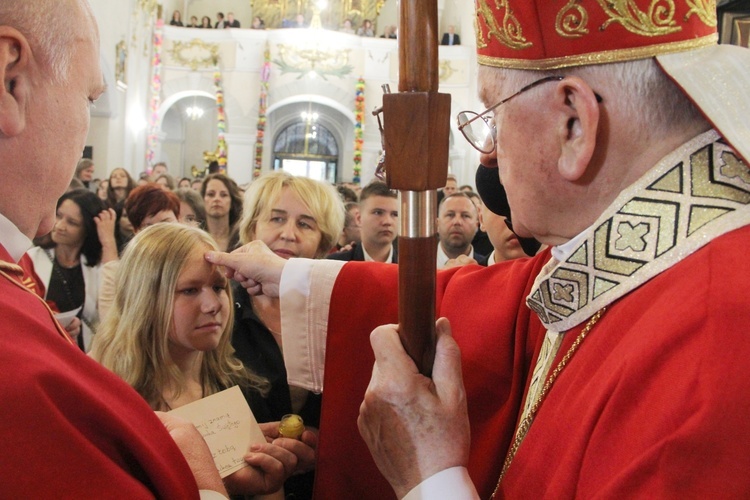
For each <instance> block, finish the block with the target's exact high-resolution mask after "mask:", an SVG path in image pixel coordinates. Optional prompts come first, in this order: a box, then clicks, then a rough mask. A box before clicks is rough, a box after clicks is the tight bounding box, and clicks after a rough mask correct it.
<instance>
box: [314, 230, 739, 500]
mask: <svg viewBox="0 0 750 500" xmlns="http://www.w3.org/2000/svg"><path fill="white" fill-rule="evenodd" d="M748 248H750V228H749V227H745V228H741V229H738V230H735V231H732V232H730V233H728V234H726V235H724V236H720V237H718V238H716V239H715V240H713V241H712V242H711V243H709V244H708V245H706V246H705V247H703V248H701V249H699V250H697V251H696V252H695V253H693V254H692V255H690V256H688V257H687V258H685V259H684V260H682V261H681V262H679V263H677V264H676V265H674V266H673V267H671V268H669V269H667V270H666V271H663V272H661V273H660V274H658V275H657V276H655V277H654V278H652V279H650V280H649V281H647V282H646V283H645V284H642V285H641V286H640V287H638V288H636V289H635V290H633V291H631V292H629V293H627V294H626V295H624V296H623V297H621V298H619V299H618V300H616V301H615V302H613V303H611V304H609V305H608V306H607V310H606V312H605V313H604V315H603V316H602V317H601V319H600V320H599V322H598V323H596V325H594V327H593V328H592V329H591V331H590V333H589V335H588V336H587V337H586V339H585V340H584V341H583V343H582V344H581V346H580V348H579V350H578V352H577V353H576V354H575V355H574V356H573V358H572V359H571V361H570V362H569V363H568V365H567V366H566V368H565V369H564V370H563V371H562V373H561V375H560V376H559V378H558V379H557V381H556V382H555V385H554V386H553V388H552V390H551V391H550V393H549V396H548V397H547V399H546V400H545V401H544V402H543V404H542V405H541V409H540V411H539V413H538V414H537V417H536V420H535V421H534V423H533V424H532V426H531V430H530V431H529V433H528V435H527V436H526V438H525V440H524V442H523V443H522V444H521V446H520V449H519V451H518V454H517V455H516V457H515V459H514V461H513V463H512V465H511V466H510V469H509V471H508V473H507V475H506V477H505V479H504V481H503V483H502V485H501V487H500V489H499V491H498V496H499V497H502V496H505V497H508V498H570V497H591V496H600V497H603V498H622V497H660V498H662V497H703V498H708V497H713V498H716V497H723V498H727V497H729V498H732V497H734V498H737V497H745V496H747V495H748V494H749V493H750V474H748V471H750V419H749V418H748V416H749V415H750V377H748V375H747V373H748V368H749V367H750V327H749V326H748V325H750V308H748V306H747V303H748V301H747V281H748V277H750V261H749V260H748V259H747V258H746V254H747V249H748ZM548 259H549V253H547V252H545V253H544V254H542V255H539V256H537V257H535V258H534V259H530V260H519V261H511V262H507V263H504V264H499V265H495V266H490V267H489V268H479V267H465V268H458V269H452V270H449V271H445V272H440V273H438V296H437V305H438V307H437V311H438V314H439V315H440V316H445V317H447V318H448V319H449V320H450V321H451V325H452V327H453V333H454V336H455V338H456V340H457V342H458V344H459V346H460V347H461V353H462V363H463V373H464V383H465V385H466V389H467V397H468V408H469V417H470V420H471V433H472V434H471V435H472V443H471V457H470V463H469V473H470V475H471V477H472V479H473V481H474V482H475V485H476V487H477V491H478V492H479V495H480V496H481V497H482V498H489V497H490V495H491V494H492V492H493V490H494V489H495V486H496V484H497V480H498V477H499V475H500V471H501V469H502V464H503V461H504V459H505V456H506V453H507V450H508V448H509V446H510V443H511V441H512V439H513V433H514V429H515V426H516V424H517V420H518V418H519V416H520V413H521V409H522V404H523V398H524V394H525V392H526V390H527V385H528V383H529V379H530V377H531V371H532V370H533V367H534V364H535V363H536V359H537V355H538V352H539V350H540V347H541V343H542V340H543V339H544V334H545V331H546V329H545V327H544V326H543V325H542V324H541V323H540V321H539V319H538V318H537V316H536V314H534V313H532V312H531V311H530V310H529V309H528V308H527V307H526V306H525V305H524V300H525V298H526V296H527V295H528V294H529V292H530V290H531V288H532V285H533V281H534V278H535V277H536V276H537V275H538V274H539V272H540V269H541V267H542V266H543V264H544V262H546V261H547V260H548ZM365 283H366V284H367V285H366V286H364V285H363V284H365ZM396 288H397V269H396V267H395V266H386V265H373V264H369V263H350V264H347V265H346V266H345V267H344V268H343V270H342V272H341V274H340V275H339V277H338V279H337V281H336V284H335V287H334V290H333V297H332V299H331V311H330V318H329V321H330V323H329V332H328V340H327V347H326V373H325V390H324V397H323V410H322V419H321V425H320V437H321V439H320V445H319V459H318V471H317V476H316V480H317V483H316V495H317V498H325V499H328V498H331V499H338V498H357V499H360V500H361V499H368V498H372V499H381V498H393V497H394V494H393V492H392V490H391V489H390V487H389V486H388V485H387V483H386V482H385V481H384V480H383V479H382V477H381V476H380V474H379V472H378V470H377V468H376V467H375V465H374V462H373V461H372V459H371V458H370V455H369V451H368V449H367V447H366V445H365V444H364V442H363V441H362V439H361V438H360V436H359V433H358V431H357V425H356V420H357V415H358V411H359V405H360V403H361V401H362V398H363V395H364V392H365V389H366V387H367V383H368V381H369V379H370V375H371V368H372V364H373V361H374V358H373V355H372V350H371V348H370V345H369V334H370V332H371V331H372V330H373V329H374V328H375V327H376V326H378V325H381V324H384V323H396V322H397V310H396V309H397V303H398V301H397V300H396V291H395V290H396ZM352 298H356V301H357V305H358V307H352ZM583 327H584V325H583V324H580V325H578V326H576V327H574V328H572V329H571V330H570V331H568V332H567V333H566V334H565V337H564V341H563V345H562V347H561V348H560V350H559V352H558V354H557V356H556V359H555V362H554V363H553V368H554V366H556V365H557V364H558V363H559V360H560V359H561V358H562V356H563V355H564V354H565V352H566V351H567V350H568V348H569V346H570V344H571V343H572V342H573V341H574V339H575V338H576V336H577V335H578V333H579V332H580V331H581V330H582V329H583ZM435 438H436V439H441V438H444V439H450V436H435Z"/></svg>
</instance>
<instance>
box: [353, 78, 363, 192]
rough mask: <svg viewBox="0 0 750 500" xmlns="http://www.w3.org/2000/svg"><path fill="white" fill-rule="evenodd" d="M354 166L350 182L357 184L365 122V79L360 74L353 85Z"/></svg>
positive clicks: (360, 173)
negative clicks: (354, 121)
mask: <svg viewBox="0 0 750 500" xmlns="http://www.w3.org/2000/svg"><path fill="white" fill-rule="evenodd" d="M354 119H355V120H356V123H355V124H354V167H353V169H352V172H353V178H352V182H354V183H355V184H359V182H360V176H361V175H362V144H363V143H364V139H363V137H364V124H365V80H364V78H362V77H361V76H360V77H359V79H358V80H357V85H356V86H355V87H354Z"/></svg>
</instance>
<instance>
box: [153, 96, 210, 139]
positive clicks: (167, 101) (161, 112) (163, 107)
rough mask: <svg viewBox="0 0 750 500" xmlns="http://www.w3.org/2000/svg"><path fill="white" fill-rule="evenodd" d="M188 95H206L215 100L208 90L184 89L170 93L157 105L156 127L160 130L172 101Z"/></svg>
mask: <svg viewBox="0 0 750 500" xmlns="http://www.w3.org/2000/svg"><path fill="white" fill-rule="evenodd" d="M188 97H208V98H209V99H211V100H213V101H215V100H216V96H215V95H214V94H212V93H210V92H206V91H204V90H185V91H182V92H175V93H174V94H172V95H170V96H169V97H167V98H166V99H164V102H162V103H161V105H160V106H159V113H158V115H159V118H158V120H157V128H158V129H159V130H161V125H162V121H163V120H164V117H165V116H166V114H167V111H169V108H171V107H172V105H173V104H174V103H176V102H177V101H180V100H182V99H185V98H188Z"/></svg>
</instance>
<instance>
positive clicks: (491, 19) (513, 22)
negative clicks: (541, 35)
mask: <svg viewBox="0 0 750 500" xmlns="http://www.w3.org/2000/svg"><path fill="white" fill-rule="evenodd" d="M509 3H510V0H495V9H496V10H497V12H498V17H499V13H500V11H503V20H502V24H498V22H497V18H496V16H495V15H494V13H493V10H492V9H491V8H490V7H489V6H488V5H487V0H477V19H478V18H479V17H481V18H482V19H484V24H485V26H487V38H492V37H494V38H495V39H496V40H497V41H498V42H500V43H501V44H503V45H505V46H506V47H508V48H511V49H517V50H520V49H526V48H529V47H531V46H532V45H533V44H532V43H531V42H529V41H528V40H526V38H524V36H523V29H522V27H521V24H520V23H519V22H518V19H516V16H515V15H514V14H513V9H511V8H510V6H509V5H508V4H509ZM477 28H479V23H477ZM487 43H488V40H485V35H484V33H482V30H481V29H477V48H480V49H481V48H484V47H487Z"/></svg>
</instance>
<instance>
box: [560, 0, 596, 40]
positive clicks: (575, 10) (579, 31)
mask: <svg viewBox="0 0 750 500" xmlns="http://www.w3.org/2000/svg"><path fill="white" fill-rule="evenodd" d="M588 22H589V13H588V12H587V11H586V9H584V8H583V7H581V5H580V0H569V1H568V3H567V5H565V7H563V8H562V9H560V12H558V13H557V18H556V19H555V31H557V34H558V35H560V36H562V37H565V38H580V37H582V36H583V35H586V34H588V32H589V30H588V28H586V25H587V24H588Z"/></svg>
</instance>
